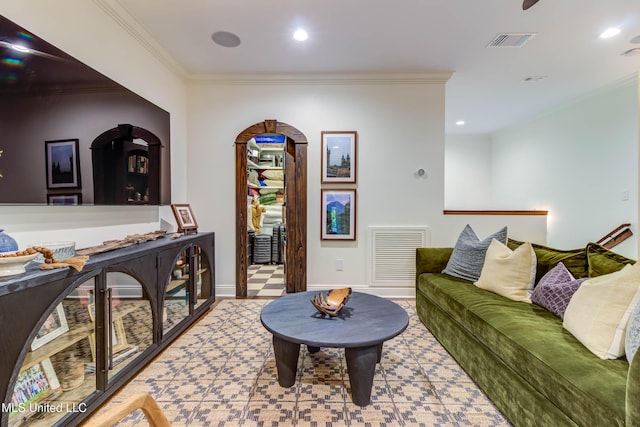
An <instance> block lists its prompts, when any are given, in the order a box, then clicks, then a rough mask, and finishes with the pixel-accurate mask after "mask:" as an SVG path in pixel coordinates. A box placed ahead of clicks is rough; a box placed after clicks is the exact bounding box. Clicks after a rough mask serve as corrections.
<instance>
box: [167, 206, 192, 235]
mask: <svg viewBox="0 0 640 427" xmlns="http://www.w3.org/2000/svg"><path fill="white" fill-rule="evenodd" d="M171 209H173V215H174V216H175V217H176V221H177V222H178V231H180V232H182V231H186V232H195V231H196V230H197V229H198V223H197V222H196V218H195V217H194V216H193V211H192V210H191V206H190V205H171Z"/></svg>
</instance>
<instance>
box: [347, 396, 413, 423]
mask: <svg viewBox="0 0 640 427" xmlns="http://www.w3.org/2000/svg"><path fill="white" fill-rule="evenodd" d="M347 419H348V420H349V423H350V424H351V425H354V424H355V425H364V426H367V427H396V426H401V425H402V421H401V416H400V413H399V412H398V411H396V408H395V406H393V405H386V404H377V403H372V404H371V405H369V406H366V407H359V406H357V405H355V404H353V403H351V402H348V403H347Z"/></svg>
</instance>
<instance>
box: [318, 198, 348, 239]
mask: <svg viewBox="0 0 640 427" xmlns="http://www.w3.org/2000/svg"><path fill="white" fill-rule="evenodd" d="M320 197H321V203H320V206H322V214H321V218H322V220H321V221H322V222H321V224H320V229H321V235H320V238H321V239H322V240H356V190H355V189H344V190H338V189H322V190H321V196H320Z"/></svg>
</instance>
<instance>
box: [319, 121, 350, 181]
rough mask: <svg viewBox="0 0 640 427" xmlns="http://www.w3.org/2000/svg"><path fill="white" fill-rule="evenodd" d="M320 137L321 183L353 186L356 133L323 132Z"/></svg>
mask: <svg viewBox="0 0 640 427" xmlns="http://www.w3.org/2000/svg"><path fill="white" fill-rule="evenodd" d="M321 137H322V150H321V156H320V157H321V159H322V160H321V161H322V165H321V171H322V180H321V182H322V183H323V184H329V183H335V184H355V182H356V158H357V157H356V145H357V142H358V133H357V132H355V131H345V132H339V131H323V132H322V133H321Z"/></svg>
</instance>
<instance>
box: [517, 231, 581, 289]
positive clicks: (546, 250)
mask: <svg viewBox="0 0 640 427" xmlns="http://www.w3.org/2000/svg"><path fill="white" fill-rule="evenodd" d="M523 243H524V242H521V241H519V240H513V239H509V240H508V241H507V246H508V247H509V249H512V250H513V249H515V248H517V247H518V246H520V245H522V244H523ZM531 246H533V250H534V252H535V253H536V258H537V259H538V264H537V266H536V283H538V282H539V281H540V279H542V277H543V276H544V275H545V274H547V273H548V272H549V270H551V269H552V268H553V267H555V266H556V265H558V263H559V262H562V263H563V264H564V266H565V267H567V270H569V271H570V272H571V274H572V275H573V277H574V278H576V279H579V278H581V277H587V252H586V250H585V249H584V248H581V249H570V250H561V249H554V248H550V247H549V246H544V245H539V244H537V243H532V244H531Z"/></svg>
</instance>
